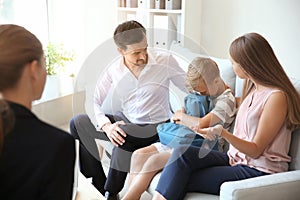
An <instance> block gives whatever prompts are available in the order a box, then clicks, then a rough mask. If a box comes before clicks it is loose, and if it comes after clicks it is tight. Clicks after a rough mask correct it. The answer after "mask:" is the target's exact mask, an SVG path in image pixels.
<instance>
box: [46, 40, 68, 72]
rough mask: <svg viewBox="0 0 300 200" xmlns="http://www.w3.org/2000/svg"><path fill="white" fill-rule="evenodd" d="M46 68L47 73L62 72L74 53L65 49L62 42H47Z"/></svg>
mask: <svg viewBox="0 0 300 200" xmlns="http://www.w3.org/2000/svg"><path fill="white" fill-rule="evenodd" d="M45 58H46V69H47V74H48V75H56V74H62V73H63V72H65V67H66V64H67V63H68V62H71V61H73V60H74V53H73V52H72V51H67V50H66V49H65V48H64V46H63V44H53V43H51V42H50V43H48V45H47V48H46V50H45Z"/></svg>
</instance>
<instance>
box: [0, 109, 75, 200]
mask: <svg viewBox="0 0 300 200" xmlns="http://www.w3.org/2000/svg"><path fill="white" fill-rule="evenodd" d="M9 105H10V107H11V109H12V110H13V111H14V114H15V119H16V121H15V127H14V129H13V131H12V132H11V133H9V134H8V135H7V136H6V137H5V138H4V146H3V149H2V153H1V154H0V199H3V200H4V199H5V200H11V199H14V200H20V199H24V200H25V199H26V200H44V199H51V200H68V199H72V190H73V181H74V163H75V140H74V139H73V137H72V136H71V135H69V134H68V133H66V132H64V131H62V130H59V129H57V128H55V127H53V126H50V125H48V124H46V123H44V122H42V121H40V120H39V119H38V118H37V117H36V116H35V115H34V114H33V113H32V112H31V111H30V110H28V109H27V108H25V107H23V106H21V105H19V104H15V103H9Z"/></svg>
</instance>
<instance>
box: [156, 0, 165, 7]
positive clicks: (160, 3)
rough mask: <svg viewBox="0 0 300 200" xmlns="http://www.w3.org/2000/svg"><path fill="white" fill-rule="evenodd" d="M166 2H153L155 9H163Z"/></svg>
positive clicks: (162, 0) (160, 0)
mask: <svg viewBox="0 0 300 200" xmlns="http://www.w3.org/2000/svg"><path fill="white" fill-rule="evenodd" d="M165 4H166V0H155V9H165Z"/></svg>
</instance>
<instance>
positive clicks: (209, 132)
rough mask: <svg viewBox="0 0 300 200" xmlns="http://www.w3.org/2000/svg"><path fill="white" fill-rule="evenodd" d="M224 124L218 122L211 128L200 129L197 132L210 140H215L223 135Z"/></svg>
mask: <svg viewBox="0 0 300 200" xmlns="http://www.w3.org/2000/svg"><path fill="white" fill-rule="evenodd" d="M222 131H223V126H222V125H220V124H217V125H215V126H212V127H209V128H202V129H198V130H197V131H196V132H197V133H198V134H199V135H201V136H202V137H204V138H206V139H208V140H215V139H216V137H217V136H221V133H222Z"/></svg>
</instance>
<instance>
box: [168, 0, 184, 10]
mask: <svg viewBox="0 0 300 200" xmlns="http://www.w3.org/2000/svg"><path fill="white" fill-rule="evenodd" d="M166 9H167V10H176V9H181V0H166Z"/></svg>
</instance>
